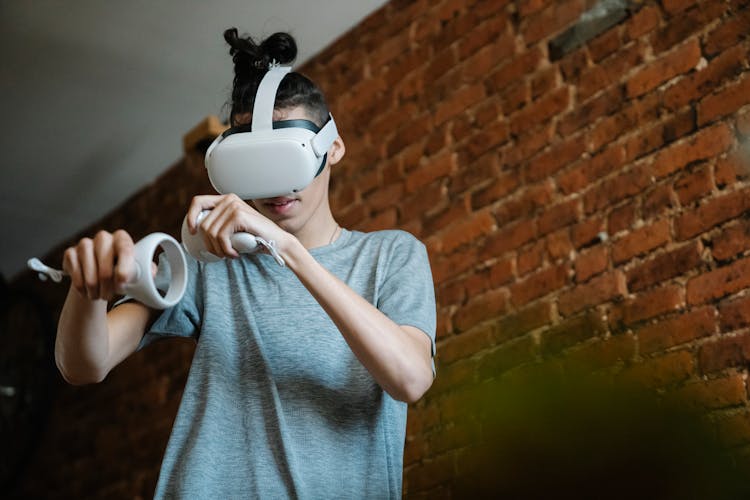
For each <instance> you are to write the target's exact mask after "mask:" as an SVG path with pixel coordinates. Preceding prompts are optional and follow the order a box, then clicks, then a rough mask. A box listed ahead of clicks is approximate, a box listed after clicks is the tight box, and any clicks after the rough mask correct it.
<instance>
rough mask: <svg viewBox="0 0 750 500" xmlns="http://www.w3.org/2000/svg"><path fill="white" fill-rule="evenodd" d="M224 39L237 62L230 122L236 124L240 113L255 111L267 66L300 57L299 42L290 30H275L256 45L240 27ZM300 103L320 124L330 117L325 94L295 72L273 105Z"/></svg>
mask: <svg viewBox="0 0 750 500" xmlns="http://www.w3.org/2000/svg"><path fill="white" fill-rule="evenodd" d="M224 40H226V41H227V43H228V44H229V47H230V49H229V55H231V56H232V60H233V61H234V81H233V85H232V103H231V105H232V107H231V111H230V113H229V123H230V124H231V125H236V123H235V117H236V116H237V115H240V114H245V113H252V111H253V104H254V103H255V93H256V92H257V91H258V86H259V85H260V81H261V80H262V79H263V75H265V74H266V72H267V71H268V65H269V64H270V63H271V62H272V61H274V60H275V61H276V62H277V63H279V64H289V63H291V62H292V61H294V59H295V58H296V57H297V43H296V42H295V41H294V38H292V36H291V35H290V34H289V33H274V34H273V35H271V36H269V37H268V38H266V39H265V40H263V41H261V42H260V43H259V44H257V43H255V41H253V39H252V38H250V37H249V36H246V37H240V36H239V35H238V34H237V28H229V29H228V30H226V31H225V32H224ZM297 106H303V107H304V108H305V110H306V111H307V113H308V114H309V115H310V118H311V119H312V120H313V121H314V122H315V123H316V124H317V125H318V126H319V127H322V126H323V124H324V123H325V122H326V121H327V120H328V105H327V104H326V101H325V98H324V97H323V93H322V92H321V91H320V89H319V88H318V87H317V86H316V85H315V84H314V83H313V82H312V81H310V80H309V79H308V78H307V77H305V76H304V75H301V74H299V73H296V72H292V73H289V74H288V75H286V76H285V77H284V79H283V80H281V84H280V85H279V89H278V91H277V92H276V103H275V105H274V108H276V109H288V108H294V107H297Z"/></svg>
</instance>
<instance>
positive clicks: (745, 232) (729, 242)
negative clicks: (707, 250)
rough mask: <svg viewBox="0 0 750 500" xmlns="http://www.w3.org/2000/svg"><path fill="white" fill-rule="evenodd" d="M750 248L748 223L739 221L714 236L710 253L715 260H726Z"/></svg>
mask: <svg viewBox="0 0 750 500" xmlns="http://www.w3.org/2000/svg"><path fill="white" fill-rule="evenodd" d="M748 248H750V221H748V220H747V219H741V220H740V221H739V222H738V223H737V224H735V225H733V226H729V227H727V228H725V229H724V230H723V231H722V232H721V233H719V234H718V235H716V236H714V238H713V243H712V245H711V253H712V254H713V256H714V258H715V259H718V260H728V259H731V258H732V257H734V256H736V255H737V254H740V253H742V252H744V251H745V250H747V249H748Z"/></svg>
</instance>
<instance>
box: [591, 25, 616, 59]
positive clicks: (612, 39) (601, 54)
mask: <svg viewBox="0 0 750 500" xmlns="http://www.w3.org/2000/svg"><path fill="white" fill-rule="evenodd" d="M588 46H589V54H590V55H591V59H592V60H593V61H594V62H599V61H601V60H602V59H604V58H605V57H607V56H608V55H610V54H612V53H613V52H615V51H616V50H618V49H619V48H620V47H621V46H622V36H621V31H620V29H619V27H615V28H612V29H610V30H607V31H605V32H604V33H602V34H601V35H599V36H597V37H596V38H594V39H593V40H591V41H589V42H588Z"/></svg>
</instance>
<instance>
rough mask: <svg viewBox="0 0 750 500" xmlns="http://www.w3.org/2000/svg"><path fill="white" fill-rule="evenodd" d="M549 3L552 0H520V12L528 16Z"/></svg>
mask: <svg viewBox="0 0 750 500" xmlns="http://www.w3.org/2000/svg"><path fill="white" fill-rule="evenodd" d="M549 3H550V0H519V1H518V14H519V15H521V16H523V17H526V16H528V15H529V14H533V13H534V12H537V11H539V10H541V9H542V8H543V7H545V6H546V5H547V4H549Z"/></svg>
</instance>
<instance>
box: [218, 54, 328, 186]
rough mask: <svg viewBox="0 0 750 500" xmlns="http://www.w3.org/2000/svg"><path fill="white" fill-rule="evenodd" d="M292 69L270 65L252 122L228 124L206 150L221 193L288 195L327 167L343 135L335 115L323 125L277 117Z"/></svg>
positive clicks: (259, 92)
mask: <svg viewBox="0 0 750 500" xmlns="http://www.w3.org/2000/svg"><path fill="white" fill-rule="evenodd" d="M291 69H292V68H291V67H289V66H277V65H275V64H274V65H271V67H270V68H269V70H268V72H267V73H266V74H265V75H264V76H263V80H261V82H260V86H259V87H258V92H257V93H256V95H255V104H254V105H253V119H252V123H251V124H250V126H247V125H241V126H238V127H232V128H230V129H228V130H226V131H225V132H224V133H223V134H221V135H220V136H219V137H217V138H216V139H215V140H214V142H213V143H212V144H211V146H209V148H208V150H207V151H206V159H205V164H206V169H207V170H208V178H209V180H210V181H211V184H212V185H213V187H214V189H216V191H218V192H219V193H220V194H229V193H234V194H236V195H237V196H239V197H240V198H242V199H244V200H249V199H257V198H272V197H275V196H283V195H287V194H290V193H295V192H297V191H300V190H302V189H304V188H306V187H307V186H308V185H309V184H310V183H311V182H312V180H313V179H314V178H315V177H316V176H317V175H318V174H320V172H322V171H323V167H325V164H326V154H327V152H328V150H329V149H330V147H331V145H332V144H333V141H334V140H335V139H336V137H338V130H336V123H335V122H334V121H333V116H331V115H330V114H329V115H328V121H327V122H326V123H325V124H324V125H323V127H322V128H319V127H318V126H317V125H315V124H314V123H313V122H311V121H309V120H282V121H277V122H274V121H273V109H274V103H275V101H276V91H277V90H278V88H279V85H280V84H281V80H282V79H283V78H284V76H286V74H287V73H289V72H290V71H291Z"/></svg>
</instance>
